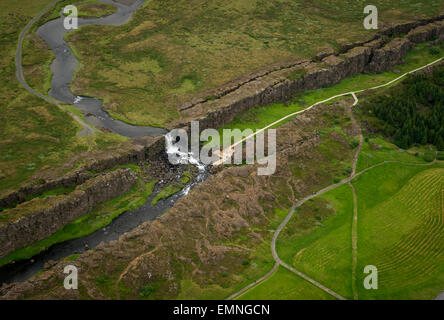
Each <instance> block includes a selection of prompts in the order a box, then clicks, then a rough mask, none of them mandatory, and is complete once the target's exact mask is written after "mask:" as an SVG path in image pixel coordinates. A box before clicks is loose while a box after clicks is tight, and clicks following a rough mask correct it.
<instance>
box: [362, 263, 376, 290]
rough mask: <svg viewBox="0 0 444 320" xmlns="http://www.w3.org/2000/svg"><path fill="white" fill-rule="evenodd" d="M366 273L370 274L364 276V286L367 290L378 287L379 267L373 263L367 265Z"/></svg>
mask: <svg viewBox="0 0 444 320" xmlns="http://www.w3.org/2000/svg"><path fill="white" fill-rule="evenodd" d="M364 273H365V274H368V276H366V277H365V278H364V288H365V289H367V290H377V289H378V268H376V267H375V266H372V265H368V266H365V268H364Z"/></svg>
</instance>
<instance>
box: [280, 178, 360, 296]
mask: <svg viewBox="0 0 444 320" xmlns="http://www.w3.org/2000/svg"><path fill="white" fill-rule="evenodd" d="M352 215H353V198H352V192H351V189H350V187H349V186H348V185H343V186H341V187H339V188H337V189H334V190H332V191H330V192H328V193H327V194H325V195H323V196H322V197H320V198H317V199H316V200H314V201H308V202H307V203H305V204H304V205H303V206H302V207H301V208H300V210H299V211H297V212H296V214H295V216H294V217H293V218H292V220H291V221H290V222H289V223H288V224H287V226H286V227H285V229H284V230H283V232H282V233H281V235H280V236H279V239H278V242H277V251H278V254H279V257H280V258H281V259H282V260H283V261H285V262H286V263H288V264H290V265H291V266H293V267H294V268H295V269H297V270H299V271H301V272H303V273H305V274H306V275H308V276H309V277H311V278H313V279H314V280H316V281H318V282H320V283H322V284H323V285H325V286H327V287H329V288H332V289H333V290H335V291H336V292H337V293H339V294H340V295H342V296H343V297H345V298H347V299H348V298H351V297H353V295H352V292H351V289H352V278H351V261H352V249H351V222H352Z"/></svg>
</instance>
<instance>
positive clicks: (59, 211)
mask: <svg viewBox="0 0 444 320" xmlns="http://www.w3.org/2000/svg"><path fill="white" fill-rule="evenodd" d="M137 179H138V177H137V175H136V174H135V173H134V172H133V171H131V170H130V169H118V170H115V171H112V172H108V173H104V174H101V175H99V176H97V177H95V178H92V179H90V180H88V181H86V182H85V183H83V184H81V185H79V186H78V187H77V188H76V189H75V191H73V192H71V193H69V194H67V195H60V196H48V197H45V198H43V199H40V198H36V199H33V200H31V201H28V202H25V203H23V204H21V205H18V206H17V207H16V208H13V209H10V210H7V211H5V215H6V217H7V221H6V222H2V223H1V224H0V243H1V246H0V258H1V257H4V256H6V255H7V254H8V253H10V252H12V251H14V250H17V249H19V248H22V247H24V246H27V245H30V244H32V243H33V242H35V241H39V240H42V239H44V238H46V237H48V236H50V235H51V234H52V233H54V232H56V231H57V230H59V229H60V228H61V227H63V226H64V225H66V224H67V223H69V222H72V221H74V220H76V219H77V218H79V217H80V216H82V215H85V214H87V213H88V212H90V211H91V210H92V209H93V208H94V207H95V206H97V205H98V204H101V203H104V202H105V201H108V200H110V199H112V198H115V197H117V196H120V195H122V194H124V193H126V192H128V191H129V190H130V188H131V187H132V186H133V185H134V184H135V183H136V182H137Z"/></svg>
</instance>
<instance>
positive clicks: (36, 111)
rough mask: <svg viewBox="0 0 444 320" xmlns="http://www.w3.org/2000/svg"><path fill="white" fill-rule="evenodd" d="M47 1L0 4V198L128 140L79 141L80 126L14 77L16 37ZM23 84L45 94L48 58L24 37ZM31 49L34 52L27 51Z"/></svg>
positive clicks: (39, 45)
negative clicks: (69, 162) (85, 155)
mask: <svg viewBox="0 0 444 320" xmlns="http://www.w3.org/2000/svg"><path fill="white" fill-rule="evenodd" d="M48 3H50V1H49V0H32V1H31V0H24V1H13V0H4V1H1V3H0V42H1V45H0V56H1V58H0V70H1V74H2V76H1V77H0V86H1V87H2V90H1V92H0V108H1V113H0V121H1V123H2V125H1V126H0V193H3V192H6V191H7V190H8V189H14V188H17V186H18V185H20V184H22V183H23V182H25V181H27V180H29V179H32V177H33V175H34V174H35V173H37V172H39V171H40V170H43V169H49V168H54V167H58V166H60V165H61V164H63V163H64V162H65V161H66V160H67V159H68V158H70V157H72V156H73V155H75V154H79V153H82V152H84V151H88V150H94V149H104V148H108V147H111V146H113V145H115V146H118V145H120V144H121V143H123V142H124V141H125V140H126V139H124V138H122V137H120V136H117V135H114V134H109V133H101V132H99V133H97V134H96V135H95V136H93V137H82V138H80V137H78V136H77V133H78V132H79V131H80V129H81V128H80V126H79V125H78V124H77V122H75V121H74V120H73V119H72V118H71V117H70V116H69V115H68V114H67V113H66V112H65V111H64V110H63V109H60V108H58V107H56V106H54V105H51V104H48V103H47V102H45V101H43V100H41V99H39V98H37V97H35V96H33V95H31V94H30V93H28V92H27V91H26V90H25V89H24V88H22V87H21V85H20V84H19V82H18V81H17V79H16V76H15V62H14V57H15V52H16V49H17V41H18V37H19V33H20V31H21V30H22V28H24V26H25V25H26V24H27V23H28V22H29V21H30V20H31V19H32V18H33V17H34V16H35V15H37V14H38V13H39V12H40V10H42V9H43V8H44V7H45V6H46V5H47V4H48ZM24 47H25V51H24V53H23V64H24V69H25V74H26V76H25V77H26V79H27V80H29V83H30V84H31V85H32V86H34V87H35V88H37V89H38V90H39V91H41V92H46V91H47V90H48V89H49V80H50V76H49V75H48V74H47V73H46V72H44V70H43V71H42V69H41V66H42V65H43V66H44V68H46V69H48V70H49V63H50V60H52V54H51V52H50V51H48V50H46V49H47V48H46V47H45V46H44V45H43V44H42V42H41V41H37V40H36V36H35V35H28V36H27V37H26V38H25V42H24ZM29 50H32V51H33V52H34V53H32V52H29Z"/></svg>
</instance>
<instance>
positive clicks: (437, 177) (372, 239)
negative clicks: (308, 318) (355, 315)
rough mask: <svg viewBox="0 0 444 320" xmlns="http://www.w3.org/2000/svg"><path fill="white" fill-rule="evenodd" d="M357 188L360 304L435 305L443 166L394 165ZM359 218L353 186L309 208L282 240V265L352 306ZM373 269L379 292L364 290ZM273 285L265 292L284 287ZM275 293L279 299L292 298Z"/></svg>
mask: <svg viewBox="0 0 444 320" xmlns="http://www.w3.org/2000/svg"><path fill="white" fill-rule="evenodd" d="M401 158H402V157H401ZM402 160H403V161H404V160H406V159H402ZM353 185H354V187H355V189H356V192H357V199H358V251H357V257H358V266H357V282H356V284H357V289H358V293H359V299H433V298H434V297H435V296H436V295H437V294H438V293H439V292H440V291H442V288H443V285H444V278H443V276H442V274H443V267H442V266H443V262H444V260H443V259H444V257H443V255H442V252H443V248H444V237H443V234H444V233H443V231H444V225H443V218H444V211H443V210H444V209H443V208H444V207H443V203H444V199H443V196H444V194H443V190H444V167H443V165H442V164H432V165H431V166H426V167H424V166H415V165H403V164H399V163H387V164H384V165H382V166H380V167H376V168H373V169H371V170H369V171H367V172H365V173H363V174H362V175H360V176H358V177H357V178H356V179H355V180H353ZM352 216H353V197H352V193H351V189H350V187H349V186H348V185H342V186H341V187H338V188H336V189H334V190H331V191H329V192H327V193H326V194H324V195H322V196H319V197H317V198H315V199H314V200H313V201H308V202H306V203H305V204H304V205H302V207H301V208H300V209H299V210H298V211H297V212H296V213H295V215H294V216H293V218H292V219H291V220H290V222H289V223H288V224H287V226H286V227H285V228H284V230H283V232H282V233H281V235H280V237H279V238H278V242H277V250H278V254H279V256H280V258H281V259H282V260H283V261H285V262H286V263H288V264H290V265H292V266H293V267H294V268H296V269H297V270H299V271H301V272H303V273H305V274H306V275H308V276H310V277H312V278H313V279H314V280H316V281H318V282H320V283H321V284H323V285H325V286H327V287H328V288H330V289H332V290H334V291H335V292H337V293H339V294H341V295H342V296H344V297H345V298H348V299H352V298H353V294H352V249H351V222H352ZM366 265H375V266H376V267H377V268H378V271H379V289H378V290H366V289H365V288H364V286H363V280H364V277H365V274H364V273H363V269H364V267H365V266H366ZM273 277H274V276H273ZM271 279H272V278H270V279H269V280H267V281H265V282H264V287H270V290H271V288H272V287H279V284H271V283H270V282H271ZM266 283H269V284H268V285H265V284H266ZM280 286H282V290H284V288H285V286H286V285H285V284H281V285H280ZM251 291H253V290H251ZM276 292H277V293H276V298H285V295H282V296H280V297H279V293H278V292H279V290H276Z"/></svg>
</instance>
